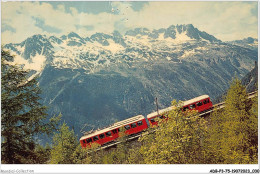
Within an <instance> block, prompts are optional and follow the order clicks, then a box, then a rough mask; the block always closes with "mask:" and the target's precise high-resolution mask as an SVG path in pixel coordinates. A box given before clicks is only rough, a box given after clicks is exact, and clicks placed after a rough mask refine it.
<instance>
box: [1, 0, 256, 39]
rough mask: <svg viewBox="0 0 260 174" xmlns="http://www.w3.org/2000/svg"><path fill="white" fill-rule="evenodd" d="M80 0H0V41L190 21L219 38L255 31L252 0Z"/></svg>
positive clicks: (239, 36) (254, 5)
mask: <svg viewBox="0 0 260 174" xmlns="http://www.w3.org/2000/svg"><path fill="white" fill-rule="evenodd" d="M75 3H76V2H75ZM80 3H81V5H82V6H81V9H79V5H75V6H73V7H70V8H68V7H67V6H66V7H65V5H64V4H58V5H57V6H55V7H54V6H53V5H52V4H51V2H18V1H17V2H2V43H9V42H14V43H15V42H21V41H23V40H24V39H26V38H27V37H29V36H32V35H34V34H46V35H57V34H59V35H62V34H68V33H69V32H71V31H74V32H77V33H78V34H80V35H81V36H84V37H86V36H90V35H91V34H94V33H95V32H105V33H108V32H109V33H111V32H113V31H114V30H118V31H120V32H121V33H122V34H123V33H124V32H125V31H127V30H129V29H133V28H136V27H146V28H149V29H158V28H166V27H169V26H170V25H177V24H190V23H191V24H193V25H194V26H195V27H197V28H198V29H199V30H202V31H206V32H207V33H209V34H212V35H214V36H216V37H217V38H218V39H221V40H224V41H226V40H234V39H242V38H243V37H248V36H251V37H257V31H258V30H257V29H258V28H257V26H258V24H257V22H258V18H257V14H256V13H255V9H256V7H257V2H251V3H248V2H247V3H243V2H205V1H204V2H180V1H175V2H174V1H165V2H146V3H142V4H141V8H139V9H138V10H136V7H137V5H133V4H135V2H127V1H126V2H118V1H115V2H111V3H110V4H109V8H111V11H109V10H108V9H106V10H104V11H103V12H102V11H98V13H87V12H85V11H83V10H82V8H84V2H80ZM85 3H86V4H85V6H87V5H88V3H87V2H85ZM92 5H93V4H92ZM104 9H105V8H104ZM96 10H97V9H96ZM81 26H82V27H81Z"/></svg>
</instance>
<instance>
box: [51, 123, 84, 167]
mask: <svg viewBox="0 0 260 174" xmlns="http://www.w3.org/2000/svg"><path fill="white" fill-rule="evenodd" d="M78 146H79V142H78V140H77V137H76V135H75V134H74V131H73V130H69V127H68V126H67V124H66V123H65V122H64V123H63V124H62V125H61V126H60V128H59V130H58V132H57V133H55V134H54V136H53V145H52V149H51V159H50V163H51V164H73V163H75V161H77V159H75V157H76V156H77V154H78V153H77V152H75V151H77V150H78ZM74 152H75V153H74ZM73 154H74V155H73Z"/></svg>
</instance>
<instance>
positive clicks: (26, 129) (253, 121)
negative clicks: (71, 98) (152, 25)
mask: <svg viewBox="0 0 260 174" xmlns="http://www.w3.org/2000/svg"><path fill="white" fill-rule="evenodd" d="M13 59H14V57H13V56H11V55H10V53H9V52H8V51H5V50H3V49H2V51H1V69H2V70H1V75H2V76H1V81H2V83H1V98H2V99H1V134H2V137H1V156H2V158H1V160H2V161H1V162H2V164H20V163H21V164H256V163H258V100H257V97H255V98H253V99H248V96H247V93H246V89H245V87H244V86H243V85H242V84H241V81H240V80H238V78H234V79H233V80H232V82H231V84H230V88H229V90H228V91H227V94H226V96H225V98H224V100H225V108H224V109H222V110H218V111H214V112H213V113H212V114H211V115H210V116H209V117H207V118H203V117H198V116H196V115H197V112H196V111H188V112H185V113H184V112H182V108H181V107H179V106H180V104H181V102H179V103H177V102H176V101H175V100H174V101H173V102H172V105H173V106H176V107H177V109H175V110H172V111H170V112H169V113H168V115H167V117H168V119H167V121H165V120H159V124H158V125H159V127H157V128H156V131H154V132H153V133H150V134H148V135H146V136H141V137H140V138H139V139H138V141H135V142H128V141H127V140H126V138H127V137H126V135H124V134H121V136H120V141H121V142H122V143H120V144H119V145H117V147H116V148H112V149H109V150H100V151H97V150H96V147H98V146H99V145H97V144H94V145H93V146H92V147H91V148H88V149H82V148H81V146H80V144H79V140H78V138H77V136H76V135H75V133H74V131H73V130H71V129H70V128H69V126H68V125H67V124H66V123H65V122H63V123H61V121H60V120H61V115H58V116H53V117H52V118H51V119H47V118H48V115H47V113H46V112H47V109H48V108H47V107H45V106H42V104H41V98H40V94H41V90H40V88H39V86H38V85H37V78H38V77H37V76H35V77H34V78H32V79H28V78H29V76H30V73H29V72H28V71H26V70H24V69H23V67H22V66H18V65H13V64H12V61H13ZM153 129H155V128H149V129H148V131H149V130H153ZM121 132H122V131H121ZM42 134H47V135H49V136H52V143H51V144H46V145H45V146H42V145H40V143H39V142H40V138H39V135H42Z"/></svg>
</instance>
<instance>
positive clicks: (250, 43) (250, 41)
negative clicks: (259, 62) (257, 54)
mask: <svg viewBox="0 0 260 174" xmlns="http://www.w3.org/2000/svg"><path fill="white" fill-rule="evenodd" d="M227 43H229V44H233V45H238V46H242V47H245V48H249V49H251V50H255V51H258V39H255V38H252V37H248V38H245V39H242V40H234V41H229V42H227Z"/></svg>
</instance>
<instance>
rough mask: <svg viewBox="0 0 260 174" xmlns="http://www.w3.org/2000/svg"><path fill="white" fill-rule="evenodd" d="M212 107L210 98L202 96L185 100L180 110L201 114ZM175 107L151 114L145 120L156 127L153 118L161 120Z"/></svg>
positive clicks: (156, 122)
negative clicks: (195, 111)
mask: <svg viewBox="0 0 260 174" xmlns="http://www.w3.org/2000/svg"><path fill="white" fill-rule="evenodd" d="M212 107H213V105H212V102H211V100H210V97H209V96H208V95H202V96H199V97H196V98H193V99H191V100H187V101H184V102H183V106H182V110H183V111H187V110H197V111H198V112H203V111H207V110H209V109H211V108H212ZM174 108H175V107H174V106H171V107H168V108H165V109H162V110H159V111H158V112H153V113H150V114H148V115H147V119H148V121H149V123H150V125H157V124H158V121H156V120H155V118H157V117H159V118H161V119H164V118H165V115H163V114H167V112H169V111H171V110H173V109H174Z"/></svg>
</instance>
